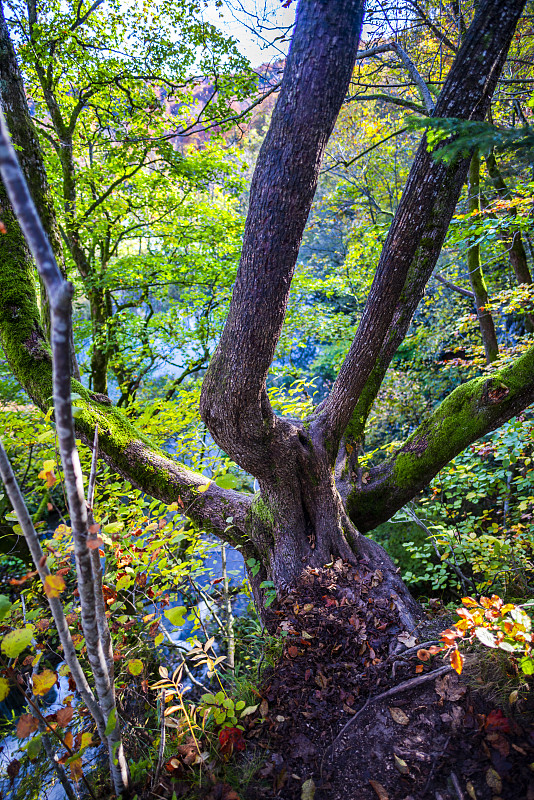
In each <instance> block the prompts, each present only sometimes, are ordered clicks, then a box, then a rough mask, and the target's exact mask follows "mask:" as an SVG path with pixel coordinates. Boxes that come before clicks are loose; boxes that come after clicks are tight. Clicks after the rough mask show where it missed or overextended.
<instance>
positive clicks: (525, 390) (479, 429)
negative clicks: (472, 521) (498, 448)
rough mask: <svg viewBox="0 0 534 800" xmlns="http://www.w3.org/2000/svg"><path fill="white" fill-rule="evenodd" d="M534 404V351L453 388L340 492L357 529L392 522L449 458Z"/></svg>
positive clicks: (363, 529)
mask: <svg viewBox="0 0 534 800" xmlns="http://www.w3.org/2000/svg"><path fill="white" fill-rule="evenodd" d="M532 402H534V347H531V348H530V349H529V350H527V352H526V353H525V354H524V355H522V356H521V357H520V358H518V359H516V360H515V361H514V362H513V363H512V364H511V365H510V366H506V367H503V368H502V369H500V370H496V371H495V372H493V373H492V374H491V375H489V376H482V377H479V378H475V379H474V380H472V381H468V382H467V383H464V384H463V385H462V386H459V387H458V388H457V389H455V390H454V391H453V392H452V393H451V394H450V395H449V396H448V397H447V398H446V399H445V400H444V401H443V402H442V403H441V405H439V406H438V407H437V408H436V409H435V411H434V412H433V413H432V414H431V415H430V417H429V418H428V419H427V420H426V421H425V422H423V423H422V424H421V425H420V426H419V427H418V428H417V430H416V431H414V433H412V434H411V436H410V437H409V438H408V439H407V440H406V441H405V442H404V444H403V445H402V447H400V448H399V450H397V452H396V453H395V454H394V455H393V456H392V457H391V458H390V459H389V460H388V461H386V462H385V464H382V465H381V466H380V467H377V468H376V469H371V470H370V473H369V479H368V482H367V483H366V484H364V485H362V486H360V487H357V486H349V485H348V484H346V485H345V491H343V488H344V487H343V486H342V487H340V489H341V491H342V493H343V494H344V496H345V498H346V505H347V509H348V512H349V515H350V517H351V519H352V520H353V522H354V523H355V524H356V525H357V526H358V528H359V530H361V531H363V532H365V531H369V530H372V529H373V528H375V527H376V526H377V525H380V523H382V522H385V521H386V520H388V519H390V518H391V517H392V516H393V514H394V513H395V512H396V511H398V510H399V509H400V508H402V507H403V506H404V505H405V504H406V503H407V502H408V501H409V500H411V499H412V498H413V497H414V496H415V495H416V494H417V492H419V491H420V490H421V489H422V488H423V487H424V486H426V485H427V484H428V483H429V482H430V481H431V480H432V478H433V477H434V476H435V475H436V474H437V473H438V472H439V471H440V469H442V467H444V466H445V465H446V464H447V463H448V462H449V461H451V459H453V458H455V457H456V456H457V455H458V454H459V453H461V452H462V450H465V448H466V447H468V446H469V445H470V444H472V443H473V442H475V441H476V440H477V439H479V438H480V437H481V436H485V435H486V434H488V433H490V432H491V431H493V430H495V428H498V427H499V426H500V425H503V424H504V423H505V422H507V421H508V420H510V419H511V418H512V417H514V416H515V415H516V414H518V413H519V412H520V411H522V410H523V409H525V408H526V407H527V406H528V405H530V404H531V403H532Z"/></svg>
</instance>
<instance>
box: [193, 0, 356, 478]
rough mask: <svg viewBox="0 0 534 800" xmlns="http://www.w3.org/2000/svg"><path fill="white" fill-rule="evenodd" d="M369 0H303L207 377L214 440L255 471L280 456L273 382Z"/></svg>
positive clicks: (206, 406) (266, 470) (205, 395)
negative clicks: (301, 253)
mask: <svg viewBox="0 0 534 800" xmlns="http://www.w3.org/2000/svg"><path fill="white" fill-rule="evenodd" d="M363 6H364V3H363V2H362V0H330V2H329V3H326V4H325V3H324V2H322V1H321V0H303V1H302V2H301V3H300V4H299V6H298V11H297V20H296V23H295V31H294V34H293V39H292V42H291V47H290V50H289V55H288V58H287V63H286V69H285V71H284V77H283V80H282V86H281V89H280V95H279V97H278V102H277V104H276V107H275V110H274V112H273V117H272V122H271V125H270V128H269V132H268V133H267V136H266V138H265V141H264V143H263V145H262V148H261V151H260V155H259V157H258V161H257V165H256V169H255V172H254V176H253V179H252V186H251V193H250V197H251V200H250V207H249V212H248V216H247V221H246V224H245V235H244V242H243V251H242V256H241V262H240V266H239V271H238V274H237V279H236V283H235V287H234V293H233V297H232V302H231V304H230V311H229V315H228V319H227V322H226V325H225V328H224V331H223V334H222V337H221V340H220V343H219V345H218V347H217V350H216V351H215V354H214V355H213V357H212V360H211V363H210V366H209V369H208V372H207V374H206V378H205V380H204V385H203V390H202V398H201V414H202V417H203V419H204V421H205V422H206V424H207V426H208V428H209V430H210V432H211V434H212V436H213V438H214V439H215V441H216V442H217V444H219V446H220V447H222V449H223V450H224V451H225V452H226V453H228V454H229V455H231V456H232V458H234V460H236V461H237V463H239V464H240V465H241V466H242V467H243V468H244V469H246V470H247V471H248V472H251V473H252V474H253V475H255V476H256V477H260V476H261V475H266V476H268V475H271V474H272V471H273V467H274V465H275V461H276V457H277V454H276V447H273V438H272V437H273V434H274V429H275V427H277V428H278V430H280V431H282V430H283V429H284V427H285V425H284V423H282V422H281V421H280V420H275V417H274V414H273V412H272V409H271V407H270V404H269V401H268V398H267V393H266V390H265V381H266V377H267V372H268V370H269V367H270V365H271V362H272V359H273V356H274V352H275V349H276V345H277V342H278V339H279V336H280V332H281V330H282V325H283V322H284V317H285V312H286V306H287V300H288V295H289V290H290V286H291V279H292V276H293V272H294V268H295V264H296V260H297V255H298V250H299V246H300V242H301V239H302V234H303V231H304V226H305V224H306V220H307V218H308V214H309V210H310V207H311V203H312V200H313V196H314V193H315V188H316V186H317V180H318V177H319V168H320V164H321V160H322V156H323V153H324V149H325V146H326V143H327V141H328V138H329V136H330V134H331V132H332V130H333V127H334V123H335V121H336V118H337V115H338V113H339V109H340V108H341V104H342V103H343V100H344V98H345V96H346V93H347V89H348V87H349V83H350V78H351V75H352V70H353V67H354V61H355V58H356V54H357V47H358V42H359V37H360V30H361V23H362V17H363Z"/></svg>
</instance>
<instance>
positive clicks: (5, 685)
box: [0, 678, 9, 703]
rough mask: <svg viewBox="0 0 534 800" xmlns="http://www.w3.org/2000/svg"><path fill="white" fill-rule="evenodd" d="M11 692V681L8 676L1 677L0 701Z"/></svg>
mask: <svg viewBox="0 0 534 800" xmlns="http://www.w3.org/2000/svg"><path fill="white" fill-rule="evenodd" d="M8 694H9V682H8V681H7V680H6V678H0V703H1V702H2V700H5V699H6V697H7V696H8Z"/></svg>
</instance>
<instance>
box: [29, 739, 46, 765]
mask: <svg viewBox="0 0 534 800" xmlns="http://www.w3.org/2000/svg"><path fill="white" fill-rule="evenodd" d="M42 747H43V743H42V741H41V734H38V735H37V736H34V737H33V739H30V741H29V742H28V747H27V748H26V752H27V753H28V758H29V759H30V761H35V759H36V758H37V756H38V755H39V753H40V752H41V749H42Z"/></svg>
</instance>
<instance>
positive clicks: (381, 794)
mask: <svg viewBox="0 0 534 800" xmlns="http://www.w3.org/2000/svg"><path fill="white" fill-rule="evenodd" d="M369 783H370V784H371V786H372V787H373V790H374V792H375V794H376V796H377V797H378V800H389V795H388V793H387V792H386V790H385V789H384V787H383V786H382V784H381V783H378V781H369Z"/></svg>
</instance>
